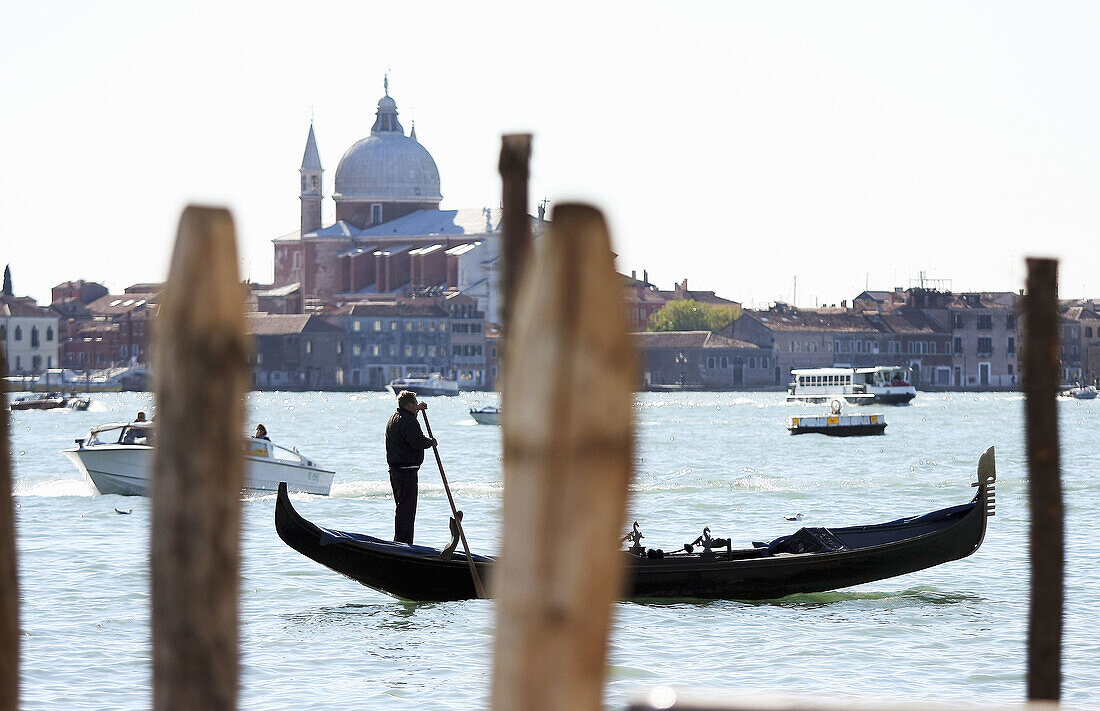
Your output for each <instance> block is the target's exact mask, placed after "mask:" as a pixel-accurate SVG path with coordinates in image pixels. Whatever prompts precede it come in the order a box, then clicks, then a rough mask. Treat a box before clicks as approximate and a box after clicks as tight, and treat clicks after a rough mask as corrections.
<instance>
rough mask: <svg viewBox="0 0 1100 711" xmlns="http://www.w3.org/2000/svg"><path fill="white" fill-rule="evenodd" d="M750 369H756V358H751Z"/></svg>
mask: <svg viewBox="0 0 1100 711" xmlns="http://www.w3.org/2000/svg"><path fill="white" fill-rule="evenodd" d="M749 367H750V368H755V367H756V356H749Z"/></svg>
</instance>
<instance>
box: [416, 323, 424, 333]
mask: <svg viewBox="0 0 1100 711" xmlns="http://www.w3.org/2000/svg"><path fill="white" fill-rule="evenodd" d="M416 330H417V331H423V330H424V322H423V321H417V322H416Z"/></svg>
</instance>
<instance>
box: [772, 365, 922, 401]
mask: <svg viewBox="0 0 1100 711" xmlns="http://www.w3.org/2000/svg"><path fill="white" fill-rule="evenodd" d="M791 376H792V377H793V380H792V381H791V383H790V385H788V386H787V402H828V401H830V400H835V399H836V398H838V397H842V398H844V399H845V400H847V401H848V402H850V403H852V404H854V405H871V404H875V405H905V404H906V403H908V402H910V401H911V400H912V399H913V398H915V397H916V396H917V389H916V388H915V387H913V384H912V378H913V371H912V370H911V369H910V368H909V367H908V366H903V365H878V366H874V367H871V368H798V369H795V370H792V371H791Z"/></svg>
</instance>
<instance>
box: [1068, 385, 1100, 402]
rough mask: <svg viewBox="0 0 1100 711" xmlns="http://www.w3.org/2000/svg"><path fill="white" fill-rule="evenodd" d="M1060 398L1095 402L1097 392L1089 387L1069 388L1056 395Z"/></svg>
mask: <svg viewBox="0 0 1100 711" xmlns="http://www.w3.org/2000/svg"><path fill="white" fill-rule="evenodd" d="M1058 394H1059V395H1061V396H1062V397H1071V398H1073V399H1074V400H1095V399H1096V395H1097V391H1096V388H1094V387H1093V386H1091V385H1084V386H1081V387H1077V388H1070V389H1069V390H1063V391H1062V392H1060V393H1058Z"/></svg>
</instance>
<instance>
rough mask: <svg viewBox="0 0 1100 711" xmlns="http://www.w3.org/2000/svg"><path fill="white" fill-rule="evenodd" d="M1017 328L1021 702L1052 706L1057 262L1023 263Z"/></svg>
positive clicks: (1058, 523) (1058, 476) (1058, 473)
mask: <svg viewBox="0 0 1100 711" xmlns="http://www.w3.org/2000/svg"><path fill="white" fill-rule="evenodd" d="M1023 325H1024V328H1025V329H1026V333H1027V338H1026V339H1025V341H1024V343H1025V347H1024V369H1023V378H1024V392H1025V393H1026V395H1027V400H1026V403H1025V411H1026V418H1027V466H1028V475H1029V476H1028V479H1029V482H1030V483H1029V488H1028V492H1029V500H1030V508H1031V536H1030V541H1031V549H1030V552H1031V608H1030V614H1029V617H1028V645H1027V697H1028V699H1036V700H1040V699H1043V700H1052V701H1056V700H1058V699H1060V698H1061V695H1062V607H1063V602H1064V598H1065V582H1064V576H1065V531H1064V526H1065V524H1064V522H1063V516H1064V513H1065V511H1064V506H1063V503H1062V466H1061V456H1060V445H1059V441H1058V403H1057V390H1058V382H1059V364H1060V362H1061V359H1060V345H1061V338H1060V334H1059V330H1060V328H1061V319H1060V317H1059V311H1058V261H1057V260H1054V259H1028V260H1027V296H1026V298H1025V299H1024V319H1023Z"/></svg>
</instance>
